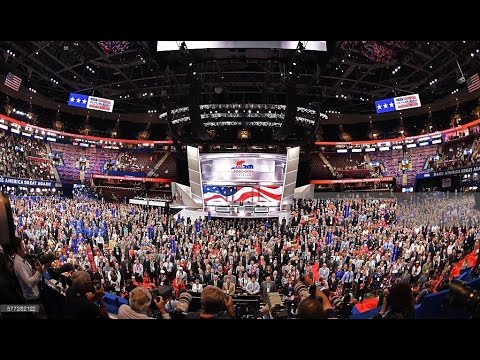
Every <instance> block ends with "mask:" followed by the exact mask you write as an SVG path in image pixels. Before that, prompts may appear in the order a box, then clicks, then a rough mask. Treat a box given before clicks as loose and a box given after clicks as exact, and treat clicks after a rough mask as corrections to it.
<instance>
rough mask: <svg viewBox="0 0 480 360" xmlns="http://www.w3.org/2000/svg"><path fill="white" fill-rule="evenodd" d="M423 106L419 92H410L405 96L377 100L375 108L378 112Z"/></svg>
mask: <svg viewBox="0 0 480 360" xmlns="http://www.w3.org/2000/svg"><path fill="white" fill-rule="evenodd" d="M420 106H422V104H421V102H420V96H419V95H418V94H410V95H404V96H397V97H394V98H388V99H383V100H377V101H375V110H376V111H377V114H383V113H386V112H392V111H398V110H406V109H411V108H416V107H420Z"/></svg>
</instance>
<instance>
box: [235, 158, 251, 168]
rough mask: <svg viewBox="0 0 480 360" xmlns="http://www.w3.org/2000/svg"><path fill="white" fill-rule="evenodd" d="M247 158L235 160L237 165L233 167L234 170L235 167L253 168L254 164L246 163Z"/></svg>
mask: <svg viewBox="0 0 480 360" xmlns="http://www.w3.org/2000/svg"><path fill="white" fill-rule="evenodd" d="M245 162H246V161H245V160H238V161H235V166H234V167H232V170H235V169H253V165H252V164H245Z"/></svg>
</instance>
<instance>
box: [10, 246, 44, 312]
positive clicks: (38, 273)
mask: <svg viewBox="0 0 480 360" xmlns="http://www.w3.org/2000/svg"><path fill="white" fill-rule="evenodd" d="M13 249H14V251H15V259H14V261H13V266H14V269H15V275H17V279H18V281H19V283H20V286H21V288H22V293H23V297H24V298H25V301H26V302H27V304H35V305H39V306H40V309H39V312H38V313H37V314H36V315H37V318H40V319H46V318H47V314H46V311H45V308H44V306H43V303H42V299H41V294H40V288H39V286H38V285H39V283H40V281H41V280H42V277H43V273H44V272H45V271H46V270H47V265H46V264H45V265H43V266H42V264H40V262H39V261H38V260H37V261H35V270H34V269H33V268H32V265H31V264H30V263H29V262H28V261H27V260H26V259H25V256H26V254H25V242H24V241H23V240H21V239H19V238H14V240H13Z"/></svg>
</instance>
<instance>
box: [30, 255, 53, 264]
mask: <svg viewBox="0 0 480 360" xmlns="http://www.w3.org/2000/svg"><path fill="white" fill-rule="evenodd" d="M25 259H27V260H30V261H33V262H34V263H35V262H39V263H40V264H41V265H45V264H48V263H51V262H52V261H54V260H55V259H56V257H55V254H54V253H42V254H27V255H25Z"/></svg>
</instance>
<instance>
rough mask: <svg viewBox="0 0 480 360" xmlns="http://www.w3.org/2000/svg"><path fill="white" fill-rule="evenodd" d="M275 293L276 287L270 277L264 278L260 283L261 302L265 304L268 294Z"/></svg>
mask: <svg viewBox="0 0 480 360" xmlns="http://www.w3.org/2000/svg"><path fill="white" fill-rule="evenodd" d="M275 291H277V286H276V285H275V283H274V282H273V281H272V279H271V277H270V276H267V277H266V278H265V281H263V282H262V286H261V287H260V294H261V296H262V301H263V302H265V303H267V302H268V294H269V293H271V292H275Z"/></svg>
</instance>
